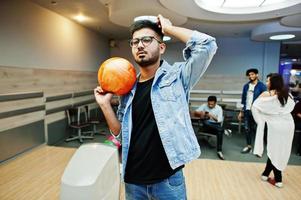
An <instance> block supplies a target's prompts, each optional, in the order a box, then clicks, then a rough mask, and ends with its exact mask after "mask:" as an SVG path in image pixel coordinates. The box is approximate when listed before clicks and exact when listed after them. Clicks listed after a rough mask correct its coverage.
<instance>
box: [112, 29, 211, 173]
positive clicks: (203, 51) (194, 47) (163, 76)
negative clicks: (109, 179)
mask: <svg viewBox="0 0 301 200" xmlns="http://www.w3.org/2000/svg"><path fill="white" fill-rule="evenodd" d="M216 49H217V45H216V43H215V39H214V38H213V37H211V36H208V35H206V34H203V33H200V32H197V31H194V32H193V34H192V37H191V38H190V39H189V41H188V42H187V44H186V48H185V49H184V51H183V55H184V59H185V62H181V63H175V64H174V65H172V66H171V65H169V64H168V63H167V62H166V61H163V62H161V63H162V64H161V66H160V67H159V68H158V70H157V71H156V74H155V77H154V80H153V84H152V88H151V94H150V96H151V102H152V107H153V111H154V116H155V120H156V123H157V126H158V130H159V134H160V137H161V141H162V144H163V147H164V150H165V153H166V155H167V158H168V161H169V164H170V166H171V168H173V169H175V168H177V167H179V166H181V165H183V164H185V163H187V162H189V161H191V160H193V159H196V158H198V157H199V156H200V154H201V150H200V146H199V144H198V142H197V139H196V137H195V134H194V130H193V128H192V125H191V119H190V115H189V104H188V102H189V90H190V89H191V88H192V87H193V86H194V85H195V84H196V83H197V82H198V81H199V79H200V77H201V76H202V75H203V74H204V72H205V71H206V69H207V67H208V65H209V63H210V61H211V59H212V57H213V55H214V54H215V52H216ZM135 91H136V84H135V85H134V87H133V88H132V90H131V91H130V92H129V93H128V94H126V95H124V96H122V98H121V99H120V104H119V107H118V111H117V116H118V119H119V120H120V121H121V136H122V163H123V169H122V178H123V177H124V173H125V167H126V163H127V156H128V151H129V145H130V140H131V131H132V101H133V98H134V95H135Z"/></svg>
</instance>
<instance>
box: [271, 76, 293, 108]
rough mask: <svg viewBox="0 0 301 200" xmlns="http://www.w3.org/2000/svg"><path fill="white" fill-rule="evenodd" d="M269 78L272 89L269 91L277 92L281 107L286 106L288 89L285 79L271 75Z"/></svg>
mask: <svg viewBox="0 0 301 200" xmlns="http://www.w3.org/2000/svg"><path fill="white" fill-rule="evenodd" d="M267 78H269V79H270V88H269V90H275V91H276V94H277V96H278V100H279V101H280V103H281V105H282V106H284V105H285V104H286V102H287V98H288V89H287V87H285V85H284V81H283V78H282V76H281V75H280V74H277V73H271V74H268V75H267Z"/></svg>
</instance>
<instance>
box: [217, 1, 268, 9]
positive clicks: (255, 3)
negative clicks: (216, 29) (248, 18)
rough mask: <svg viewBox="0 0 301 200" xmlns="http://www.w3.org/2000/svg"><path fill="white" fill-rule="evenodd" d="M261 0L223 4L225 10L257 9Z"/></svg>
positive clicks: (226, 2)
mask: <svg viewBox="0 0 301 200" xmlns="http://www.w3.org/2000/svg"><path fill="white" fill-rule="evenodd" d="M262 2H263V0H252V1H242V0H226V1H225V3H224V4H223V7H225V8H249V7H258V6H259V5H260V4H261V3H262Z"/></svg>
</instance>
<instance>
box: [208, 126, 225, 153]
mask: <svg viewBox="0 0 301 200" xmlns="http://www.w3.org/2000/svg"><path fill="white" fill-rule="evenodd" d="M203 125H204V131H205V132H208V133H212V134H216V137H217V147H216V148H217V151H222V145H223V134H224V128H223V127H222V126H221V123H214V122H210V121H208V120H206V121H203Z"/></svg>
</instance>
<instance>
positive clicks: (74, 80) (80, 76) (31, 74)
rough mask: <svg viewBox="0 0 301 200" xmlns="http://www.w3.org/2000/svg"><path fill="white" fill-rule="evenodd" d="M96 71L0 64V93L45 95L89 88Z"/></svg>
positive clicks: (94, 82)
mask: <svg viewBox="0 0 301 200" xmlns="http://www.w3.org/2000/svg"><path fill="white" fill-rule="evenodd" d="M97 84H98V83H97V72H86V71H72V70H51V69H35V68H20V67H7V66H0V94H3V93H15V92H27V91H43V92H44V94H45V95H48V94H59V93H67V92H68V91H82V90H91V89H93V88H95V87H96V86H97Z"/></svg>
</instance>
